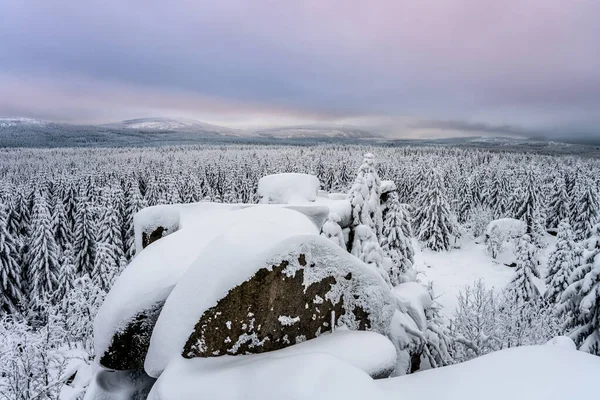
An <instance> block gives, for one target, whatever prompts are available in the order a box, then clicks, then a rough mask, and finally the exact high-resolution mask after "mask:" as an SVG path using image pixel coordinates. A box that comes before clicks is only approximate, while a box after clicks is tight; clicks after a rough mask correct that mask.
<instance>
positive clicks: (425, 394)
mask: <svg viewBox="0 0 600 400" xmlns="http://www.w3.org/2000/svg"><path fill="white" fill-rule="evenodd" d="M286 350H287V349H286ZM277 353H279V352H274V353H268V354H264V355H259V356H244V357H218V358H212V359H191V360H186V359H184V358H182V357H177V358H175V359H173V361H172V362H171V363H170V364H169V367H168V368H167V370H166V371H165V372H164V373H163V375H161V377H160V378H159V379H158V380H157V381H156V384H155V385H154V387H153V388H152V391H151V392H150V395H149V396H148V399H151V400H175V399H176V400H198V399H205V400H211V399H219V400H238V399H245V400H271V399H272V400H280V399H293V400H315V399H344V400H353V399H356V400H359V399H360V400H364V399H365V398H368V399H372V400H394V399H399V398H401V399H403V400H423V399H444V400H480V399H486V400H506V399H527V400H565V399H588V398H594V396H595V392H594V390H595V389H594V387H593V385H592V386H590V385H591V384H590V383H591V382H595V381H596V380H597V377H598V374H600V358H598V357H596V356H592V355H590V354H587V353H583V352H579V351H572V350H565V349H562V348H560V347H552V346H528V347H515V348H511V349H505V350H501V351H498V352H495V353H491V354H488V355H485V356H482V357H478V358H476V359H473V360H471V361H467V362H465V363H462V364H457V365H452V366H449V367H444V368H436V369H432V370H428V371H423V372H419V373H417V374H412V375H407V376H402V377H396V378H390V379H381V380H373V379H372V378H371V377H369V376H368V375H367V374H366V373H364V372H363V371H361V369H360V368H358V367H356V366H355V365H352V364H351V363H348V362H344V361H343V360H342V359H340V358H338V357H337V356H334V355H331V354H324V353H321V352H317V353H303V354H298V355H289V356H277V355H276V354H277Z"/></svg>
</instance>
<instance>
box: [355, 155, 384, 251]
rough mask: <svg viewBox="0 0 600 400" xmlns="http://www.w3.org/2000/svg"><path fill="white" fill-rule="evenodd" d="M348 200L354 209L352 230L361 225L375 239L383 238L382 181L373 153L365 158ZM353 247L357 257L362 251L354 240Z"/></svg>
mask: <svg viewBox="0 0 600 400" xmlns="http://www.w3.org/2000/svg"><path fill="white" fill-rule="evenodd" d="M348 200H349V201H350V205H351V207H352V218H351V229H352V232H353V233H354V229H356V227H358V226H359V225H364V226H366V227H368V228H369V229H370V230H371V232H373V234H374V235H375V237H377V238H378V237H380V236H381V229H382V225H383V220H382V213H381V206H380V202H381V180H380V179H379V175H378V174H377V171H376V169H375V157H374V156H373V154H371V153H367V154H365V156H364V159H363V163H362V164H361V166H360V168H359V169H358V174H357V176H356V178H355V180H354V184H353V185H352V188H351V189H350V192H349V194H348ZM350 245H351V246H352V247H351V248H350V249H349V250H350V251H351V253H352V254H354V255H357V254H358V252H360V251H361V250H360V249H355V248H354V240H352V237H351V240H350Z"/></svg>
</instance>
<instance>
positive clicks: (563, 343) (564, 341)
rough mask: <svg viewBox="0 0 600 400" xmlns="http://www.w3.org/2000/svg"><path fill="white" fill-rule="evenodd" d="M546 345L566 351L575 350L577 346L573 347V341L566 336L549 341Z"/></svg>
mask: <svg viewBox="0 0 600 400" xmlns="http://www.w3.org/2000/svg"><path fill="white" fill-rule="evenodd" d="M546 345H547V346H558V347H561V348H563V349H566V350H577V346H575V343H574V342H573V339H571V338H570V337H568V336H557V337H554V338H552V339H550V340H549V341H548V343H546Z"/></svg>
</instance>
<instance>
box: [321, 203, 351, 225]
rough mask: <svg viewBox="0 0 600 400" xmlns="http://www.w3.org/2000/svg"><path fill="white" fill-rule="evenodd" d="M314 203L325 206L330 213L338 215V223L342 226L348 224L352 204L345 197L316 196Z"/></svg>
mask: <svg viewBox="0 0 600 400" xmlns="http://www.w3.org/2000/svg"><path fill="white" fill-rule="evenodd" d="M314 204H317V205H320V206H326V207H327V208H328V209H329V212H330V213H332V214H337V215H338V216H339V217H340V221H339V225H340V226H341V227H342V228H345V227H348V226H350V222H351V217H352V206H351V205H350V201H348V200H347V199H340V198H337V197H336V196H333V197H332V196H331V195H329V197H328V198H325V197H318V198H317V200H316V201H315V203H314Z"/></svg>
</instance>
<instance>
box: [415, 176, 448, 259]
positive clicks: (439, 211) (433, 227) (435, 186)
mask: <svg viewBox="0 0 600 400" xmlns="http://www.w3.org/2000/svg"><path fill="white" fill-rule="evenodd" d="M428 183H429V184H428V187H427V190H425V191H424V192H423V193H422V195H421V196H420V198H419V201H418V204H419V207H418V208H417V210H416V212H415V215H414V224H415V227H416V229H417V232H418V234H417V239H419V240H420V241H421V242H424V244H425V247H427V248H430V249H431V250H433V251H441V250H449V249H450V240H451V236H452V235H453V234H454V232H455V226H454V222H453V220H452V216H451V214H450V207H449V206H448V202H447V201H446V198H445V197H444V193H443V188H442V181H441V178H440V175H439V174H438V173H437V172H436V171H432V172H431V173H430V176H429V182H428Z"/></svg>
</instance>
